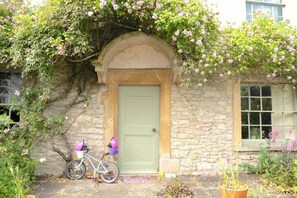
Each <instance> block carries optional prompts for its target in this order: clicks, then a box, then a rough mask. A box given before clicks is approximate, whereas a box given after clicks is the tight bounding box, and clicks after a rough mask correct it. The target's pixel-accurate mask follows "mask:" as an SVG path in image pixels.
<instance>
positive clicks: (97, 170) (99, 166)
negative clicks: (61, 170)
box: [78, 153, 108, 178]
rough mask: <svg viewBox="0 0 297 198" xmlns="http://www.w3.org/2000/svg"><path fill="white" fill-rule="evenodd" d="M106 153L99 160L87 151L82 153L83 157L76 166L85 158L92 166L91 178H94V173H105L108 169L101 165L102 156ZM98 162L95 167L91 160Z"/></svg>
mask: <svg viewBox="0 0 297 198" xmlns="http://www.w3.org/2000/svg"><path fill="white" fill-rule="evenodd" d="M106 155H108V154H105V155H103V157H102V159H101V160H98V159H96V158H94V157H93V156H91V155H89V154H88V153H86V154H84V156H83V158H82V159H81V160H80V163H79V164H78V167H79V166H80V165H81V164H82V163H83V162H84V161H85V158H87V159H88V160H89V162H90V164H91V166H92V168H93V178H95V176H96V173H99V174H100V173H107V172H108V170H107V169H106V168H105V167H104V166H103V158H104V156H106ZM92 160H93V161H96V162H98V166H97V168H96V167H95V165H94V163H93V161H92Z"/></svg>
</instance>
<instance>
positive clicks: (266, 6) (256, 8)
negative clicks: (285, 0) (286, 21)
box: [246, 0, 284, 21]
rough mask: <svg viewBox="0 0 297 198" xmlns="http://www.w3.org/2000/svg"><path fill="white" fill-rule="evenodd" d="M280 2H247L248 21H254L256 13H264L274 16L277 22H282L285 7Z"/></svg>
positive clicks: (272, 0)
mask: <svg viewBox="0 0 297 198" xmlns="http://www.w3.org/2000/svg"><path fill="white" fill-rule="evenodd" d="M279 3H282V2H281V1H280V0H257V1H254V2H252V1H248V2H246V19H247V20H249V19H253V18H254V17H255V13H256V12H263V13H265V14H268V15H270V16H272V17H273V18H274V19H275V20H276V21H281V20H282V18H283V13H282V9H283V6H284V5H281V4H279Z"/></svg>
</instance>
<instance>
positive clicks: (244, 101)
mask: <svg viewBox="0 0 297 198" xmlns="http://www.w3.org/2000/svg"><path fill="white" fill-rule="evenodd" d="M249 109H250V108H249V99H248V98H241V110H249Z"/></svg>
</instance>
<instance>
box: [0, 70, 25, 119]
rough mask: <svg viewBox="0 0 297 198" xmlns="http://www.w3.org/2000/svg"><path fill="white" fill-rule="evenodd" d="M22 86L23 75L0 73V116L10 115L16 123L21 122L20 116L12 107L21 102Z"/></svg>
mask: <svg viewBox="0 0 297 198" xmlns="http://www.w3.org/2000/svg"><path fill="white" fill-rule="evenodd" d="M21 84H22V78H21V73H14V72H0V114H6V115H8V116H9V117H10V118H11V119H12V120H13V121H14V122H19V121H20V115H19V112H18V111H15V110H11V109H10V106H11V104H12V103H13V102H14V101H17V100H20V95H21Z"/></svg>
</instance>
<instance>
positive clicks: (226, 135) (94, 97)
mask: <svg viewBox="0 0 297 198" xmlns="http://www.w3.org/2000/svg"><path fill="white" fill-rule="evenodd" d="M72 67H73V66H71V65H69V66H67V65H64V66H63V67H59V68H57V70H56V71H57V72H56V75H55V82H56V83H55V85H54V86H53V88H52V99H53V101H52V102H51V103H50V104H49V105H48V107H47V109H46V111H45V112H44V116H52V115H56V114H60V115H62V116H64V118H65V121H64V125H63V127H62V129H61V130H60V131H53V133H52V135H49V136H48V137H46V138H44V137H43V138H42V139H40V140H39V141H38V142H36V144H35V147H34V149H33V158H34V159H36V160H39V159H40V158H45V159H46V161H45V162H43V163H41V164H40V166H38V169H37V175H44V174H45V175H53V176H57V177H59V176H62V175H63V171H64V169H65V166H66V161H65V160H63V158H62V157H61V156H60V155H59V154H58V153H57V152H54V151H53V146H54V147H55V148H56V149H59V150H60V151H62V152H63V153H64V154H65V155H66V157H69V156H70V155H72V157H73V158H76V154H75V152H74V147H75V144H76V143H77V142H78V141H79V140H83V139H84V140H85V141H86V142H87V144H88V146H89V148H91V151H90V154H91V155H94V156H96V157H99V156H100V155H102V153H103V150H104V148H105V147H106V145H104V144H105V139H104V130H105V128H104V113H105V109H104V108H105V101H104V100H105V98H106V97H105V94H106V92H107V86H102V85H99V84H98V82H97V76H96V73H95V72H94V71H93V69H94V68H92V67H90V68H89V69H84V68H76V69H75V70H73V68H72ZM61 68H63V69H61ZM86 98H87V100H85V99H86ZM233 115H234V114H233V90H232V88H230V83H228V82H227V81H220V82H216V83H215V82H212V83H208V84H207V85H204V86H202V87H197V88H194V89H185V88H180V87H178V86H176V85H172V93H171V133H170V136H171V137H170V138H171V139H170V142H171V161H170V160H169V161H168V160H167V161H168V162H172V163H174V164H177V163H178V164H179V165H178V166H179V167H178V168H177V169H178V170H179V171H178V174H194V175H198V174H217V171H218V169H219V165H220V160H224V159H227V158H230V156H234V141H233V126H234V121H233ZM239 159H240V161H243V162H256V161H257V159H258V152H239ZM165 161H166V160H165ZM167 161H166V162H167ZM164 163H165V162H164Z"/></svg>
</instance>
